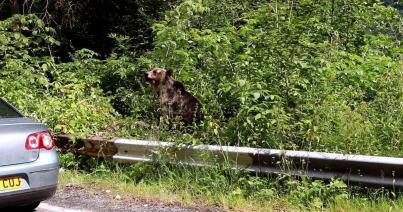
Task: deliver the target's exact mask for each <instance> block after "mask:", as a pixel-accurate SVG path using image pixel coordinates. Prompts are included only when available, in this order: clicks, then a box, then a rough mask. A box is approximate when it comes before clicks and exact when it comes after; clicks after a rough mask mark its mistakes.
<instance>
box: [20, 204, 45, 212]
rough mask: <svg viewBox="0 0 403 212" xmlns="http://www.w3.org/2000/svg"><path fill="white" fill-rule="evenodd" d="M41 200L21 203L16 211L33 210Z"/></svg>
mask: <svg viewBox="0 0 403 212" xmlns="http://www.w3.org/2000/svg"><path fill="white" fill-rule="evenodd" d="M40 203H41V202H35V203H32V204H29V205H23V206H19V207H18V209H19V210H17V211H34V210H35V208H36V207H38V205H39V204H40Z"/></svg>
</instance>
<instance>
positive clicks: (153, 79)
mask: <svg viewBox="0 0 403 212" xmlns="http://www.w3.org/2000/svg"><path fill="white" fill-rule="evenodd" d="M145 78H146V80H147V81H148V82H149V83H150V84H151V86H152V87H153V88H154V90H156V91H157V92H158V95H159V101H160V109H161V113H162V115H164V116H168V118H169V119H171V120H172V119H175V118H179V119H180V120H181V121H183V122H184V123H185V124H192V123H193V122H200V121H201V120H203V112H202V104H201V103H200V101H199V100H198V99H197V98H196V97H194V96H193V95H192V94H191V93H189V92H187V91H186V90H185V87H184V85H183V84H182V83H181V82H179V81H176V80H175V79H173V78H172V70H167V69H163V68H154V69H152V70H150V71H148V72H146V73H145Z"/></svg>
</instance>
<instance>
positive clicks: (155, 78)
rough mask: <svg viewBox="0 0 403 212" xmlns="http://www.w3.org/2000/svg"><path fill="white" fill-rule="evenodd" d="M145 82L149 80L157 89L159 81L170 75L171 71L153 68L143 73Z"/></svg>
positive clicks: (162, 81)
mask: <svg viewBox="0 0 403 212" xmlns="http://www.w3.org/2000/svg"><path fill="white" fill-rule="evenodd" d="M144 75H145V78H146V80H147V82H149V83H150V84H151V85H152V86H153V88H154V89H158V86H159V85H160V84H161V83H164V82H165V81H166V80H167V79H168V78H169V77H171V76H172V71H171V70H169V69H163V68H153V69H151V70H150V71H148V72H146V73H144Z"/></svg>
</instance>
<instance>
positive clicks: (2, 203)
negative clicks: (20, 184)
mask: <svg viewBox="0 0 403 212" xmlns="http://www.w3.org/2000/svg"><path fill="white" fill-rule="evenodd" d="M56 189H57V185H51V186H43V187H41V188H33V189H29V190H24V191H17V192H13V194H9V195H7V196H0V198H1V199H0V208H4V207H11V206H23V205H29V204H32V203H35V202H40V201H43V200H46V199H48V198H50V197H52V196H53V195H54V194H55V193H56Z"/></svg>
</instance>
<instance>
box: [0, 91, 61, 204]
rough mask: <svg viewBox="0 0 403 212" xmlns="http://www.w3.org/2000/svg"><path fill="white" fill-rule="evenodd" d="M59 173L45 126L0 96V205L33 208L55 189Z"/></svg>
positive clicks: (53, 147) (51, 142) (52, 144)
mask: <svg viewBox="0 0 403 212" xmlns="http://www.w3.org/2000/svg"><path fill="white" fill-rule="evenodd" d="M58 174H59V162H58V159H57V154H56V150H55V143H54V141H53V139H52V136H51V135H50V133H49V131H48V128H47V127H46V126H45V125H43V124H41V123H38V122H36V121H33V120H31V119H28V118H26V117H24V116H23V115H21V113H19V112H18V111H17V110H16V109H15V108H14V107H13V106H11V105H10V104H9V103H7V102H6V101H5V100H4V99H1V98H0V208H4V207H18V208H20V209H24V210H33V209H35V208H36V207H37V206H38V205H39V203H40V202H41V201H42V200H45V199H47V198H49V197H51V196H53V195H54V193H55V192H56V187H57V179H58ZM0 211H1V210H0Z"/></svg>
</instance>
